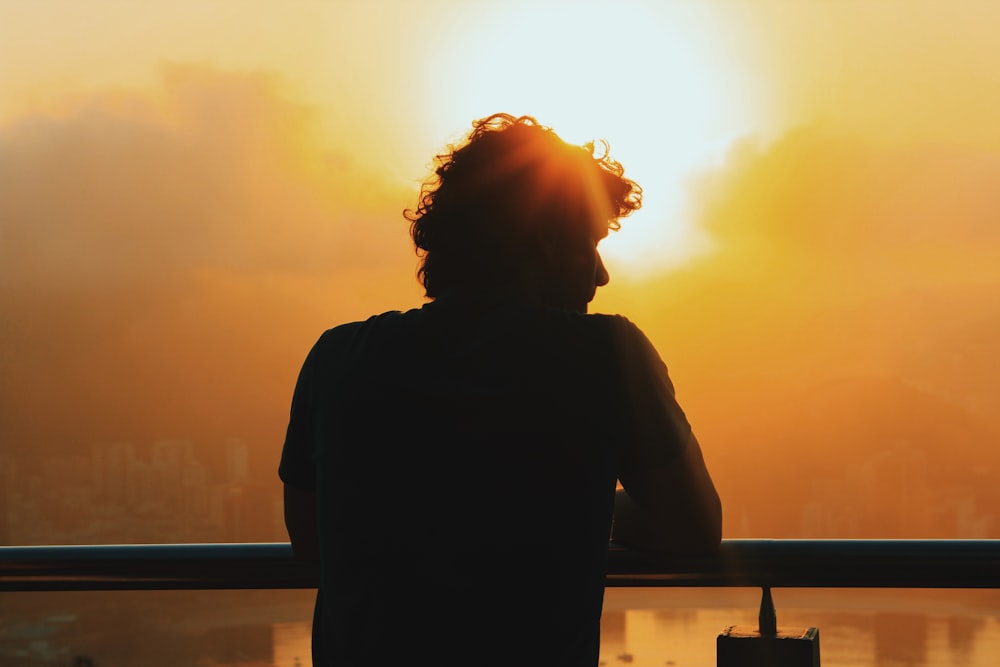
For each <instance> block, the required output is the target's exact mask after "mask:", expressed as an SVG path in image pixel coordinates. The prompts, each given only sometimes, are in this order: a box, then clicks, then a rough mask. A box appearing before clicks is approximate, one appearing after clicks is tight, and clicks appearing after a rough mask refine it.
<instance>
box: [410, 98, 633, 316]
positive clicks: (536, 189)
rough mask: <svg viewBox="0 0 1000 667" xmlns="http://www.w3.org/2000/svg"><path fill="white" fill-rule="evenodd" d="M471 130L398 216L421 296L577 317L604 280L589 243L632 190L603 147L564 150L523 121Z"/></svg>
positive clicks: (485, 122)
mask: <svg viewBox="0 0 1000 667" xmlns="http://www.w3.org/2000/svg"><path fill="white" fill-rule="evenodd" d="M472 128H473V129H472V132H471V133H470V134H469V135H468V137H467V138H466V140H465V141H464V142H463V143H462V144H460V145H458V146H451V147H449V151H448V152H447V153H446V154H444V155H439V156H437V158H436V161H435V166H436V169H435V172H434V176H433V177H432V178H431V179H430V180H429V181H428V182H427V183H425V184H424V187H423V189H422V191H421V193H420V200H419V203H418V205H417V207H416V208H415V209H412V210H407V211H405V212H404V215H405V216H406V218H407V219H408V220H409V221H410V223H411V228H410V232H411V234H412V236H413V242H414V244H415V245H416V248H417V252H418V253H419V254H420V255H421V257H422V262H421V266H420V270H419V274H418V275H419V277H420V279H421V281H422V282H423V285H424V289H425V290H426V293H427V296H428V297H429V298H432V299H433V298H437V297H439V296H441V295H442V294H444V293H445V292H448V291H451V290H456V289H458V290H465V291H473V292H478V293H483V294H496V295H513V296H516V297H519V298H524V299H528V300H532V301H536V302H538V303H543V304H545V305H551V306H558V307H565V308H574V309H577V310H581V311H585V310H586V307H587V303H589V302H590V300H591V299H592V298H593V296H594V290H595V289H596V288H597V287H598V286H600V285H603V284H605V283H606V282H607V281H608V275H607V272H606V271H605V269H604V265H603V263H602V262H601V259H600V255H598V254H597V247H596V246H597V242H598V241H600V240H601V239H602V238H604V237H605V236H607V234H608V230H609V229H618V226H619V225H618V220H619V218H621V217H623V216H626V215H628V214H629V213H631V212H632V211H634V210H636V209H638V208H639V206H640V204H641V197H642V190H641V188H639V186H638V185H637V184H636V183H635V182H634V181H631V180H629V179H627V178H625V177H624V176H623V173H624V170H623V169H622V166H621V165H620V164H619V163H618V162H615V161H614V160H612V159H611V158H610V157H609V156H608V145H607V143H606V142H602V143H601V147H602V150H601V151H600V152H595V149H594V145H593V144H587V145H585V146H574V145H571V144H567V143H566V142H564V141H563V140H562V139H560V138H559V136H558V135H556V133H555V132H553V131H552V130H551V129H549V128H547V127H544V126H542V125H539V124H538V122H537V121H536V120H535V119H534V118H531V117H529V116H521V117H520V118H515V117H514V116H510V115H508V114H495V115H493V116H490V117H488V118H483V119H481V120H478V121H475V122H474V123H473V124H472Z"/></svg>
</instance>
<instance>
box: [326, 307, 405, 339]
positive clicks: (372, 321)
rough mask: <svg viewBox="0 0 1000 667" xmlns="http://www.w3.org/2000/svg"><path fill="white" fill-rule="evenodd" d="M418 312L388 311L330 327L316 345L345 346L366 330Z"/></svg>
mask: <svg viewBox="0 0 1000 667" xmlns="http://www.w3.org/2000/svg"><path fill="white" fill-rule="evenodd" d="M413 312H416V311H406V312H403V311H399V310H388V311H386V312H384V313H377V314H375V315H372V316H371V317H368V318H367V319H364V320H356V321H354V322H344V323H343V324H338V325H336V326H333V327H330V328H329V329H327V330H326V331H324V332H323V333H322V334H321V335H320V337H319V340H318V341H317V343H316V345H317V346H320V347H325V346H331V345H343V344H345V343H349V342H350V341H352V340H354V339H355V338H357V337H358V336H359V335H361V334H363V333H364V332H365V331H366V330H368V329H371V328H374V327H378V326H379V325H380V324H385V323H389V322H392V321H393V320H396V319H398V318H402V317H405V316H407V315H410V314H411V313H413Z"/></svg>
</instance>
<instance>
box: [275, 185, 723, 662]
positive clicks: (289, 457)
mask: <svg viewBox="0 0 1000 667" xmlns="http://www.w3.org/2000/svg"><path fill="white" fill-rule="evenodd" d="M618 176H619V177H620V173H619V174H618ZM619 214H621V212H620V211H619ZM584 230H585V237H586V238H589V239H591V240H590V241H589V242H588V243H589V244H590V248H589V251H587V250H586V249H584V250H583V251H582V253H583V255H584V256H586V254H587V252H589V253H591V257H597V256H596V252H595V251H594V248H595V247H596V242H597V241H598V240H599V238H597V239H594V237H593V236H591V234H592V232H591V231H590V230H589V228H587V227H585V228H584ZM604 233H606V231H605V232H604ZM598 234H599V232H598ZM414 236H415V238H418V237H419V235H418V234H417V232H416V231H415V233H414ZM600 236H601V237H603V234H601V235H600ZM418 245H419V243H418ZM529 254H530V251H529ZM599 261H600V260H599V257H598V258H597V260H596V262H597V264H596V265H594V264H593V263H592V264H591V268H590V269H589V271H590V278H589V279H585V280H584V281H583V282H584V284H583V286H582V292H581V290H578V289H577V288H578V287H580V285H581V283H580V281H579V280H577V278H579V275H576V276H574V275H570V274H571V273H572V272H571V271H567V270H566V268H565V266H566V264H565V263H564V264H563V268H562V269H561V271H562V273H561V277H566V276H567V275H569V278H571V280H568V281H566V285H561V286H560V288H559V290H554V291H552V293H553V294H557V295H561V296H560V298H558V299H554V300H553V299H549V298H530V297H529V296H527V295H526V294H525V292H524V291H523V290H521V289H511V290H506V289H483V283H482V282H480V281H478V280H467V281H465V282H461V281H460V282H458V283H457V284H451V285H447V286H446V288H445V289H439V290H437V291H436V292H435V293H434V294H431V292H432V289H431V287H428V294H429V296H433V297H434V301H433V302H432V303H429V304H427V305H425V306H424V307H423V308H421V309H417V310H412V311H408V312H405V313H397V312H393V313H386V314H383V315H380V316H376V317H373V318H371V319H369V320H368V321H366V322H357V323H352V324H348V325H343V326H340V327H337V328H334V329H331V330H330V331H328V332H326V333H325V334H324V335H323V337H321V339H320V340H319V342H318V343H317V344H316V346H314V348H313V350H312V352H311V353H310V355H309V358H308V359H307V361H306V363H305V365H304V366H303V369H302V373H301V374H300V378H299V383H298V385H297V387H296V392H295V399H294V402H293V407H292V415H291V420H290V424H289V430H288V436H287V438H286V443H285V449H284V452H283V456H282V463H281V467H280V473H281V477H282V479H283V480H284V481H285V484H286V500H288V499H289V498H290V497H291V499H292V500H293V502H291V503H289V505H286V515H287V513H288V511H289V507H291V508H292V514H293V515H294V513H295V510H294V507H295V502H296V501H294V499H295V498H297V497H299V496H297V495H296V494H298V493H300V492H301V491H304V492H305V494H306V495H305V497H306V498H307V501H308V502H312V503H314V506H315V509H316V511H317V513H318V519H317V521H316V523H314V524H313V528H312V530H314V531H315V533H316V535H317V536H318V537H317V538H315V539H316V540H317V546H318V553H319V557H320V559H321V571H322V582H321V587H320V593H319V597H318V600H317V610H316V618H315V621H314V629H313V632H314V663H315V664H317V665H397V664H400V663H401V662H403V661H418V660H420V661H423V660H432V661H433V662H435V663H436V664H442V665H446V664H455V665H459V664H460V665H509V664H537V665H545V666H547V667H548V666H555V665H567V666H570V665H572V666H574V667H575V666H578V665H595V664H596V663H597V659H598V648H599V620H600V613H601V604H602V599H603V584H604V573H605V562H606V555H607V545H608V539H609V534H610V529H611V521H612V513H613V511H614V508H615V486H616V481H617V480H618V478H619V477H622V478H623V481H624V479H625V478H626V477H627V476H628V473H629V472H630V471H632V470H635V469H637V468H654V469H658V468H666V467H669V466H671V465H673V462H674V461H676V460H678V459H680V458H681V457H682V456H685V451H686V450H688V449H690V448H691V447H693V448H695V449H697V443H695V444H694V445H690V442H691V441H692V440H693V439H692V438H691V436H690V427H689V426H688V425H687V422H686V420H685V418H684V415H683V413H682V412H681V411H680V408H679V407H678V406H677V404H676V402H675V401H674V398H673V388H672V386H671V385H670V382H669V379H668V378H667V375H666V368H665V367H664V366H663V364H662V362H660V361H659V359H658V357H657V355H656V353H655V351H653V349H652V347H651V346H650V345H649V343H648V341H647V340H646V339H645V337H644V336H643V335H642V334H641V333H640V332H639V331H638V329H636V328H635V327H634V326H633V325H632V324H631V323H629V322H628V321H627V320H624V318H620V317H611V316H594V315H585V314H583V313H582V312H581V311H584V310H585V309H586V302H587V301H589V300H590V298H591V297H592V296H593V290H594V288H595V286H596V285H595V280H596V282H597V283H600V276H597V277H596V279H595V275H596V272H597V271H598V269H599V270H600V271H603V266H601V265H599ZM558 264H559V262H558V261H555V262H554V265H558ZM438 266H440V265H438ZM427 268H428V264H427V263H426V262H425V265H424V269H425V270H426V269H427ZM431 268H434V267H433V266H432V267H431ZM577 273H579V272H577ZM439 275H440V274H439ZM561 277H560V278H559V279H560V280H561ZM604 277H605V278H606V274H604ZM424 278H425V284H427V283H428V280H427V276H426V275H425V276H424ZM510 278H511V284H514V285H517V278H518V277H517V276H514V275H512V276H510ZM534 278H535V279H537V276H535V277H534ZM587 280H589V285H588V284H586V281H587ZM442 284H443V281H442ZM469 284H472V285H474V286H475V288H474V289H470V288H467V287H466V286H467V285H469ZM548 284H549V285H551V283H548ZM601 284H603V283H601ZM567 286H568V287H567ZM588 287H589V293H586V292H587V289H588ZM546 290H547V287H546V285H542V286H541V287H540V289H539V294H546V293H547V291H546ZM581 293H582V294H583V296H582V297H581V296H580V294H581ZM581 299H582V304H583V306H582V308H581V306H580V301H581ZM561 301H562V302H561ZM698 459H699V460H700V454H698ZM623 471H624V472H625V475H622V472H623ZM643 486H645V487H649V488H652V486H651V485H650V484H649V483H647V482H643V481H639V482H637V483H636V488H637V489H639V490H641V487H643ZM296 490H299V491H296ZM288 493H291V494H292V495H291V496H289V495H287V494H288ZM313 493H314V494H315V495H314V496H313V497H312V498H313V499H312V500H311V501H309V500H308V498H309V497H310V494H313ZM713 493H714V490H713ZM640 495H641V494H640ZM296 521H297V519H296V517H295V516H291V518H290V521H289V532H290V534H291V535H292V540H293V545H295V544H296V542H298V543H299V544H300V545H301V543H302V542H303V541H304V540H303V539H298V540H297V539H296V534H295V532H296V528H295V526H294V525H293V524H295V522H296ZM306 529H307V530H308V526H307V527H306ZM309 539H314V538H312V537H310V538H309Z"/></svg>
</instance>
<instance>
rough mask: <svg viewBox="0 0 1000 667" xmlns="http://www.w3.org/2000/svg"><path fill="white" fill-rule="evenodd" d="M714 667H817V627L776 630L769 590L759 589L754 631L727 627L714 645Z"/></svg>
mask: <svg viewBox="0 0 1000 667" xmlns="http://www.w3.org/2000/svg"><path fill="white" fill-rule="evenodd" d="M715 661H716V665H717V667H820V665H819V629H818V628H802V629H800V628H778V617H777V614H776V613H775V610H774V600H773V599H772V597H771V587H770V586H762V587H761V596H760V612H759V613H758V615H757V629H756V630H754V629H753V628H748V627H741V626H738V625H730V626H729V627H727V628H726V629H725V630H723V631H722V633H721V634H720V635H719V636H718V638H717V639H716V643H715Z"/></svg>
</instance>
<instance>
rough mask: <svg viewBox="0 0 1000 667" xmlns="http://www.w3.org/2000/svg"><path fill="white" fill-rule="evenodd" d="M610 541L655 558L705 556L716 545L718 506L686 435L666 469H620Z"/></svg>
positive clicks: (702, 462)
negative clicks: (655, 554) (659, 555)
mask: <svg viewBox="0 0 1000 667" xmlns="http://www.w3.org/2000/svg"><path fill="white" fill-rule="evenodd" d="M619 479H620V481H621V483H622V487H624V488H623V490H619V491H618V493H617V494H616V496H615V520H614V528H613V533H612V537H611V539H612V540H613V541H615V542H617V543H619V544H622V545H624V546H630V547H634V548H638V549H645V550H651V551H657V552H661V553H685V554H686V553H692V554H697V553H707V552H711V551H714V550H715V549H717V548H718V546H719V542H720V541H721V539H722V503H721V501H720V500H719V494H718V492H716V490H715V484H713V482H712V478H711V476H710V475H709V472H708V468H707V467H706V466H705V459H704V457H703V456H702V453H701V447H700V446H699V444H698V440H697V439H696V438H695V437H694V434H693V433H692V434H691V435H690V436H689V438H688V441H687V444H686V446H685V447H684V450H683V452H682V453H681V454H680V456H679V458H677V459H675V460H674V461H673V462H671V463H670V464H669V465H656V466H649V467H647V466H641V465H632V466H628V467H623V469H622V470H621V471H620V472H619Z"/></svg>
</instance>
